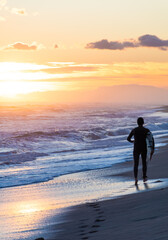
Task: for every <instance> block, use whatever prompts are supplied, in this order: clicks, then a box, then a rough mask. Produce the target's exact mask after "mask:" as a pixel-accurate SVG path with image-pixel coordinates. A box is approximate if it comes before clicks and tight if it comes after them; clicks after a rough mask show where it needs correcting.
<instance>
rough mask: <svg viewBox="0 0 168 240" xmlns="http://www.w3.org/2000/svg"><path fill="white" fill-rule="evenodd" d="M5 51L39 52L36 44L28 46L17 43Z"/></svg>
mask: <svg viewBox="0 0 168 240" xmlns="http://www.w3.org/2000/svg"><path fill="white" fill-rule="evenodd" d="M4 50H37V45H36V44H31V45H28V44H26V43H22V42H16V43H13V44H10V45H8V46H7V47H5V48H4Z"/></svg>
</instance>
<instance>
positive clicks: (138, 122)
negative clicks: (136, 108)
mask: <svg viewBox="0 0 168 240" xmlns="http://www.w3.org/2000/svg"><path fill="white" fill-rule="evenodd" d="M137 124H138V126H143V124H144V119H143V118H142V117H139V118H138V119H137Z"/></svg>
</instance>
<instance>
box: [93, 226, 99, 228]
mask: <svg viewBox="0 0 168 240" xmlns="http://www.w3.org/2000/svg"><path fill="white" fill-rule="evenodd" d="M99 227H100V225H92V228H99Z"/></svg>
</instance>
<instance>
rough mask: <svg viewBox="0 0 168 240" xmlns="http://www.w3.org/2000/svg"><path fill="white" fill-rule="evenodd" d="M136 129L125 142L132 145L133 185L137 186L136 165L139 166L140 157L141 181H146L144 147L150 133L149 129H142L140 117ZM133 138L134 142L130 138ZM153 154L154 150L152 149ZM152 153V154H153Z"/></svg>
mask: <svg viewBox="0 0 168 240" xmlns="http://www.w3.org/2000/svg"><path fill="white" fill-rule="evenodd" d="M137 124H138V127H136V128H134V129H133V130H132V131H131V132H130V134H129V136H128V138H127V140H128V141H129V142H131V143H134V150H133V155H134V177H135V185H137V184H138V165H139V157H140V155H141V158H142V168H143V181H144V182H146V181H147V175H146V173H147V164H146V157H147V145H146V137H147V134H148V133H149V132H150V131H149V129H147V128H145V127H143V124H144V119H143V118H142V117H140V118H138V119H137ZM132 137H134V140H131V138H132ZM153 152H154V149H153ZM153 152H152V154H153Z"/></svg>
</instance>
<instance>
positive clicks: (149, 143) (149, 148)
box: [146, 132, 155, 160]
mask: <svg viewBox="0 0 168 240" xmlns="http://www.w3.org/2000/svg"><path fill="white" fill-rule="evenodd" d="M146 145H147V157H148V159H150V160H151V159H152V155H153V153H154V148H155V146H154V138H153V135H152V133H151V132H148V133H147V136H146Z"/></svg>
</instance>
